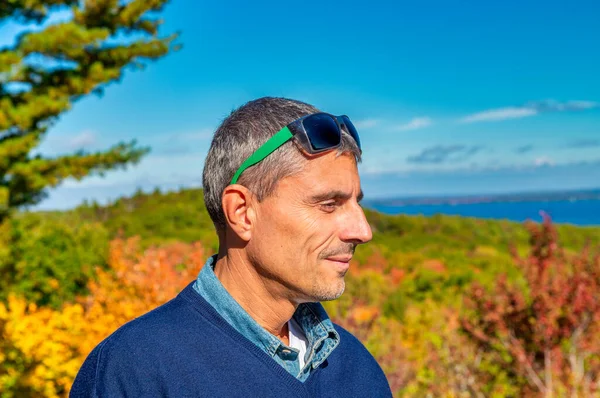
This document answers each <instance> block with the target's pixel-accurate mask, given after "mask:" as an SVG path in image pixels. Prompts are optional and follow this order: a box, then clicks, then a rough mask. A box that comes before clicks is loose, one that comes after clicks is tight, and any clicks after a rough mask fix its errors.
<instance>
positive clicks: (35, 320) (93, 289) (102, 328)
mask: <svg viewBox="0 0 600 398" xmlns="http://www.w3.org/2000/svg"><path fill="white" fill-rule="evenodd" d="M205 260H206V258H205V251H204V249H203V248H202V246H200V245H199V244H195V245H187V244H173V245H170V246H168V247H165V248H160V249H149V250H147V251H146V252H145V253H143V254H139V250H138V241H137V239H129V240H126V241H123V240H116V241H113V242H112V243H111V251H110V258H109V265H110V268H109V269H108V270H100V269H99V270H98V271H97V276H98V277H97V279H96V281H94V282H92V283H91V284H90V286H89V287H90V295H89V296H87V297H85V298H82V299H80V300H79V302H77V303H69V304H65V305H64V306H63V308H62V309H61V311H55V310H51V309H48V308H37V307H36V306H35V305H34V304H28V303H26V302H25V301H24V300H23V299H22V298H19V297H16V296H10V298H9V299H8V303H7V304H6V305H4V304H0V334H1V335H0V337H1V342H0V394H1V395H2V396H3V397H5V396H6V397H11V396H24V395H25V396H43V397H62V396H66V395H67V394H68V392H69V389H70V386H71V384H72V382H73V379H74V378H75V375H76V374H77V371H78V370H79V368H80V366H81V364H82V363H83V361H84V360H85V358H86V356H87V355H88V354H89V352H90V351H91V350H92V349H93V348H94V347H95V346H96V345H97V344H98V343H99V342H100V341H102V340H103V339H104V338H105V337H107V336H108V335H109V334H110V333H111V332H113V331H114V330H115V329H117V328H118V327H119V326H121V325H123V324H124V323H126V322H127V321H129V320H131V319H133V318H135V317H137V316H140V315H142V314H144V313H146V312H148V311H150V310H151V309H153V308H155V307H157V306H159V305H161V304H163V303H165V302H166V301H168V300H169V299H171V298H173V297H174V296H175V295H176V294H177V293H178V292H179V291H181V290H182V289H183V287H185V286H186V285H187V284H188V283H189V282H191V281H192V280H194V279H195V277H196V275H197V274H198V272H199V271H200V269H201V267H202V265H203V264H204V261H205ZM182 264H185V266H183V267H181V266H182ZM180 268H183V269H180Z"/></svg>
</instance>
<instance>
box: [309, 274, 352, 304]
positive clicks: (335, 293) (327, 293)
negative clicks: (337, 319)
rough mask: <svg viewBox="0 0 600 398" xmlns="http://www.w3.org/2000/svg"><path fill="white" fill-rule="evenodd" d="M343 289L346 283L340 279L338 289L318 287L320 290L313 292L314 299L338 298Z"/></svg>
mask: <svg viewBox="0 0 600 398" xmlns="http://www.w3.org/2000/svg"><path fill="white" fill-rule="evenodd" d="M344 290H346V283H345V282H344V280H343V279H342V281H341V286H339V287H338V289H335V290H332V289H327V290H325V289H320V291H318V292H317V293H316V294H315V297H314V298H315V301H333V300H336V299H338V298H340V297H341V295H342V294H344Z"/></svg>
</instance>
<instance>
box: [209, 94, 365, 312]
mask: <svg viewBox="0 0 600 398" xmlns="http://www.w3.org/2000/svg"><path fill="white" fill-rule="evenodd" d="M317 112H319V111H318V110H317V109H316V108H314V107H313V106H311V105H308V104H305V103H302V102H299V101H294V100H289V99H283V98H261V99H258V100H255V101H252V102H249V103H247V104H245V105H243V106H242V107H240V108H239V109H237V110H235V111H234V112H233V113H232V114H231V115H230V116H229V117H228V118H226V119H225V121H223V123H222V124H221V126H220V127H219V128H218V129H217V131H216V133H215V136H214V139H213V142H212V145H211V148H210V150H209V153H208V156H207V159H206V163H205V168H204V175H203V186H204V197H205V202H206V207H207V209H208V212H209V214H210V216H211V218H212V220H213V222H214V223H215V226H216V228H217V232H218V234H219V239H220V245H221V249H220V252H226V251H228V250H230V249H239V250H240V251H241V252H242V253H243V254H242V255H243V256H244V257H245V260H247V261H249V262H250V263H251V264H252V265H253V266H254V267H255V269H256V270H257V272H258V273H259V275H260V276H261V277H262V278H263V279H264V280H265V283H268V284H269V285H270V286H271V288H273V286H275V287H276V289H277V290H278V291H277V292H273V293H274V294H278V295H283V296H289V299H291V300H293V301H295V302H304V301H322V300H331V299H334V298H336V297H338V296H339V295H340V294H341V293H342V292H343V290H344V280H343V276H344V274H345V273H346V271H347V269H348V264H347V263H348V261H349V259H350V257H351V256H352V253H353V251H354V248H355V247H356V245H357V244H360V243H364V242H366V241H368V240H370V239H371V230H370V228H369V225H368V223H367V222H366V220H365V217H364V213H363V211H362V208H361V207H360V206H359V204H358V201H359V200H360V198H361V197H362V192H361V188H360V180H359V177H358V172H357V167H356V166H357V162H359V161H360V149H359V148H358V146H357V144H356V142H355V140H354V139H353V138H352V137H351V136H350V135H348V134H347V133H346V132H343V133H342V137H341V143H340V145H339V146H338V147H337V148H336V149H335V150H332V151H328V152H324V153H322V154H319V155H313V156H308V155H306V154H305V153H303V152H301V151H300V150H299V149H298V145H296V143H295V142H294V140H290V141H288V142H286V143H285V144H283V145H281V146H280V147H279V148H278V149H276V150H275V151H274V152H273V153H271V154H270V155H268V156H267V157H266V158H264V159H263V160H262V161H260V162H259V163H258V164H256V165H254V166H252V167H250V168H248V169H246V170H245V171H243V173H242V174H241V175H240V178H239V180H238V181H237V183H236V184H233V185H230V182H231V179H232V177H233V175H234V174H235V172H236V170H237V169H238V168H239V167H240V165H241V164H242V163H243V162H244V161H245V160H246V159H247V158H248V157H250V156H251V155H252V154H253V153H254V152H255V151H256V150H257V149H258V148H259V147H261V145H263V144H264V143H265V142H266V141H267V140H269V138H271V137H272V136H273V135H275V134H276V133H277V132H278V131H280V130H281V129H282V128H283V127H285V126H286V125H287V124H289V123H291V122H293V121H294V120H297V119H298V118H300V117H302V116H306V115H309V114H314V113H317Z"/></svg>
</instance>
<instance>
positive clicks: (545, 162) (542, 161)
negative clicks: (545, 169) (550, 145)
mask: <svg viewBox="0 0 600 398" xmlns="http://www.w3.org/2000/svg"><path fill="white" fill-rule="evenodd" d="M533 164H534V165H536V166H537V167H541V166H554V164H555V163H554V161H553V160H552V159H550V158H549V157H547V156H542V157H539V158H536V159H535V160H534V162H533Z"/></svg>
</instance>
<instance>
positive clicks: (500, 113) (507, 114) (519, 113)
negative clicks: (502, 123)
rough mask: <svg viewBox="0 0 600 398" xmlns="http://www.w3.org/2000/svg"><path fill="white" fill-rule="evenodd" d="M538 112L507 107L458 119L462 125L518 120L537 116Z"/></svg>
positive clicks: (531, 109)
mask: <svg viewBox="0 0 600 398" xmlns="http://www.w3.org/2000/svg"><path fill="white" fill-rule="evenodd" d="M537 113H538V111H537V110H536V109H534V108H527V107H508V108H499V109H490V110H487V111H483V112H478V113H474V114H472V115H468V116H465V117H464V118H462V119H460V121H461V122H462V123H474V122H488V121H498V120H506V119H520V118H523V117H527V116H533V115H537Z"/></svg>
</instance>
